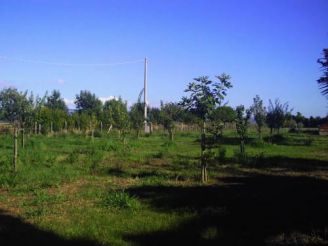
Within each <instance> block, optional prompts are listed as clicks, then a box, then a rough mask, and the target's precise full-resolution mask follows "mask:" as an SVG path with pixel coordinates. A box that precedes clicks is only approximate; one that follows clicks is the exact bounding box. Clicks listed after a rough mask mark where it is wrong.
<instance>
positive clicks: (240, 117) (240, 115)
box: [236, 105, 251, 155]
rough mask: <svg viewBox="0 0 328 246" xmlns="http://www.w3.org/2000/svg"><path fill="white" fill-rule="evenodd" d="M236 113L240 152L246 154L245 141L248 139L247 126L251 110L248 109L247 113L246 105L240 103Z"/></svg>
mask: <svg viewBox="0 0 328 246" xmlns="http://www.w3.org/2000/svg"><path fill="white" fill-rule="evenodd" d="M236 113H237V117H236V129H237V134H238V135H239V139H240V153H241V154H242V155H245V141H246V140H247V128H248V125H249V119H250V117H251V111H250V110H246V114H245V107H244V105H240V106H238V107H237V108H236Z"/></svg>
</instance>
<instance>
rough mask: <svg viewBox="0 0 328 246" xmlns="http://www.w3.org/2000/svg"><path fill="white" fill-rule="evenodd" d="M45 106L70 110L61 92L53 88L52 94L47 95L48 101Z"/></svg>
mask: <svg viewBox="0 0 328 246" xmlns="http://www.w3.org/2000/svg"><path fill="white" fill-rule="evenodd" d="M45 106H46V107H48V108H50V109H52V110H55V109H57V110H63V111H65V112H67V111H68V108H67V106H66V104H65V102H64V99H63V98H61V96H60V92H59V91H58V90H53V91H52V93H51V95H50V96H47V102H46V103H45Z"/></svg>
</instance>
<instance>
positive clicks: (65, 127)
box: [65, 120, 67, 133]
mask: <svg viewBox="0 0 328 246" xmlns="http://www.w3.org/2000/svg"><path fill="white" fill-rule="evenodd" d="M65 133H67V121H66V120H65Z"/></svg>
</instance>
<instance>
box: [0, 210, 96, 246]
mask: <svg viewBox="0 0 328 246" xmlns="http://www.w3.org/2000/svg"><path fill="white" fill-rule="evenodd" d="M0 245H4V246H5V245H47V246H57V245H67V246H68V245H73V246H74V245H75V246H96V245H99V244H97V243H95V242H92V241H89V240H87V239H65V238H62V237H60V236H58V235H56V234H54V233H52V232H49V231H44V230H41V229H38V228H37V227H35V226H34V225H32V224H29V223H27V222H24V221H23V220H22V219H20V218H16V217H13V216H11V215H8V214H6V212H5V211H3V210H0Z"/></svg>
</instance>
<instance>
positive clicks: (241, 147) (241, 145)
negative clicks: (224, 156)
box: [240, 139, 245, 155]
mask: <svg viewBox="0 0 328 246" xmlns="http://www.w3.org/2000/svg"><path fill="white" fill-rule="evenodd" d="M240 153H241V154H242V155H245V141H244V140H243V139H241V140H240Z"/></svg>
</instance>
